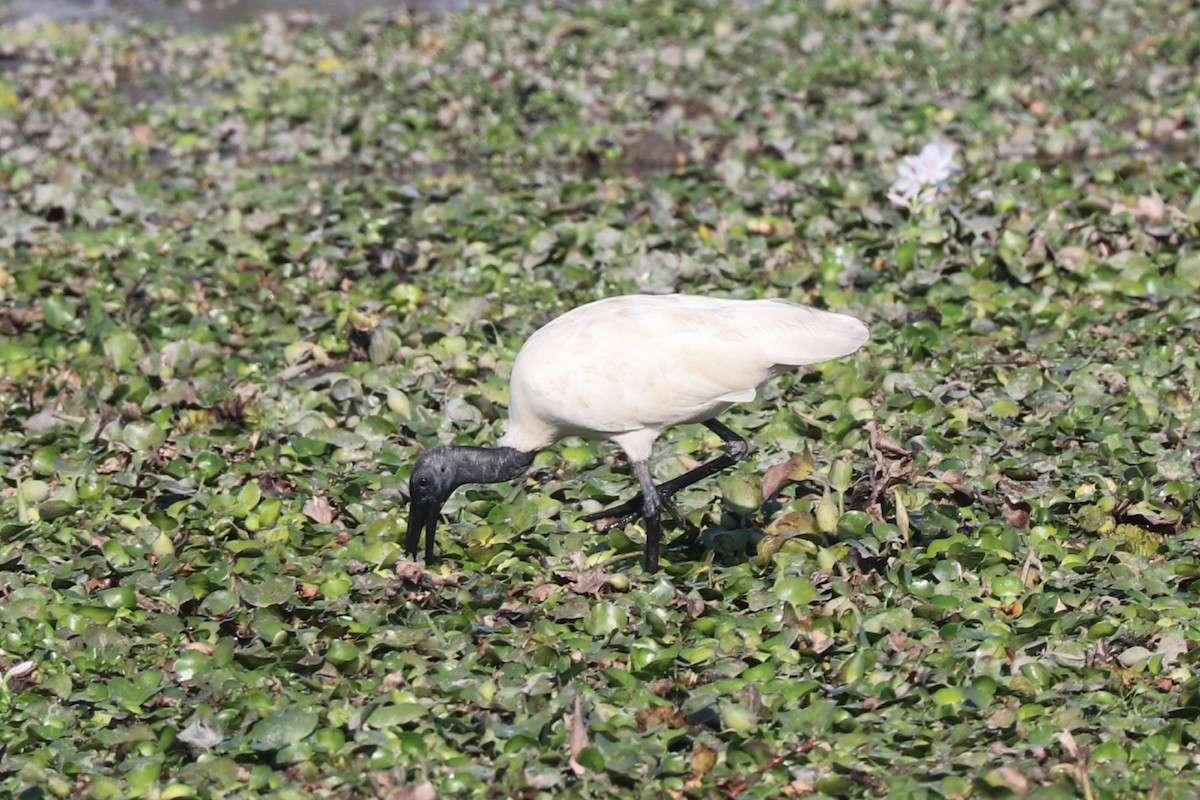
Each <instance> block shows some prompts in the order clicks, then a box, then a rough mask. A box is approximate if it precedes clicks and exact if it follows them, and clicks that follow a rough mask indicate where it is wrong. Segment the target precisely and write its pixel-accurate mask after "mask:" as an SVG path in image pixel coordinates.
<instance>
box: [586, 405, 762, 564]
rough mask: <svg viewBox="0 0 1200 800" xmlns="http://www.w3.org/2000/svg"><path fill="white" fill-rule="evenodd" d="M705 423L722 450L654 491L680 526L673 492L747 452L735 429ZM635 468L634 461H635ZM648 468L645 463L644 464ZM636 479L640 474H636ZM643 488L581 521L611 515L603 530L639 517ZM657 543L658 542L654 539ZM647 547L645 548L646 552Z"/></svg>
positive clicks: (592, 520)
mask: <svg viewBox="0 0 1200 800" xmlns="http://www.w3.org/2000/svg"><path fill="white" fill-rule="evenodd" d="M704 427H706V428H708V429H709V430H710V431H712V432H713V433H715V434H716V435H717V436H720V437H721V440H722V441H724V442H725V452H724V453H722V454H721V455H719V456H717V457H716V458H713V459H710V460H708V461H705V462H704V463H703V464H701V465H700V466H698V467H696V468H695V469H693V470H690V471H688V472H685V473H683V474H682V475H680V476H678V477H676V478H672V479H671V480H669V481H665V482H663V483H660V484H659V485H658V486H655V487H654V488H655V490H656V493H657V494H658V496H659V497H660V498H661V503H662V505H663V506H666V507H667V509H669V510H670V511H671V515H672V516H673V517H675V521H676V522H678V523H679V526H680V527H683V519H682V518H681V517H680V516H679V512H678V511H677V510H676V509H675V502H674V500H673V499H672V498H673V497H674V496H675V493H676V492H678V491H679V490H680V489H684V488H686V487H688V486H691V485H692V484H693V483H696V482H697V481H701V480H704V479H705V478H707V477H709V476H710V475H715V474H717V473H718V472H720V471H721V470H723V469H726V468H728V467H732V466H733V465H734V464H736V463H737V462H739V461H741V460H742V459H743V458H745V457H746V452H747V451H748V450H749V449H750V448H749V446H748V445H747V444H746V440H745V439H743V438H742V437H740V436H738V435H737V434H736V433H734V432H733V431H731V430H730V429H729V428H727V427H725V426H724V425H723V424H721V423H720V422H718V421H717V420H715V419H710V420H708V421H706V422H705V423H704ZM634 468H635V470H636V468H637V465H636V464H635V465H634ZM647 469H648V467H647ZM638 480H639V482H641V478H640V477H639V479H638ZM645 492H646V487H645V484H644V483H643V485H642V491H641V492H639V493H638V494H637V495H635V496H634V497H633V498H631V499H630V500H627V501H625V502H624V503H621V504H620V505H618V506H613V507H612V508H606V509H604V510H603V511H596V512H593V513H591V514H588V515H586V516H585V517H584V518H583V520H584V522H595V521H596V520H601V519H612V520H613V522H612V523H610V524H608V525H605V526H604V530H608V529H609V528H622V527H624V526H626V525H628V524H629V523H630V522H633V521H634V520H635V519H637V518H638V517H640V516H642V511H643V508H644V506H645V503H644V502H643V501H642V496H643V495H644V494H645ZM656 544H657V543H656ZM648 552H649V550H647V553H648Z"/></svg>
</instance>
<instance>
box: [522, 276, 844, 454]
mask: <svg viewBox="0 0 1200 800" xmlns="http://www.w3.org/2000/svg"><path fill="white" fill-rule="evenodd" d="M866 336H867V333H866V327H865V326H864V325H863V324H862V323H861V322H859V321H858V320H855V319H853V318H851V317H846V316H843V315H840V314H830V313H828V312H823V311H819V310H816V309H810V308H806V307H804V306H797V305H795V304H792V303H788V302H786V301H775V300H755V301H739V300H732V301H731V300H717V299H713V298H704V297H694V296H687V295H672V296H667V297H661V296H660V297H652V296H643V295H636V296H630V297H622V298H613V299H610V300H604V301H600V302H598V303H592V304H590V305H588V306H583V307H581V308H579V309H576V310H575V311H572V312H570V313H568V314H565V315H564V316H562V317H559V318H558V319H557V320H555V321H553V322H551V323H550V324H549V325H547V326H546V327H544V328H542V329H541V330H540V331H538V332H537V333H535V334H534V335H533V336H532V337H530V339H529V341H528V342H526V344H525V346H524V347H523V348H522V349H521V352H520V354H519V355H518V357H517V363H516V364H515V365H514V367H513V374H512V386H511V398H510V404H511V411H512V421H511V425H510V432H512V431H516V433H513V434H512V435H513V437H514V440H515V439H516V438H520V437H525V438H528V439H530V440H532V439H535V438H541V439H547V438H549V439H550V440H552V439H553V438H555V437H556V436H559V435H563V434H567V433H575V434H581V435H585V436H600V437H611V436H614V435H618V434H623V433H628V432H630V431H638V430H642V429H647V430H651V431H656V432H658V431H662V430H665V429H666V428H669V427H671V426H673V425H678V424H681V423H685V422H699V421H702V420H705V419H709V418H711V417H712V416H714V415H716V414H719V413H721V412H722V411H724V410H725V409H726V408H728V407H729V406H731V405H733V404H735V403H740V402H746V401H749V400H752V399H753V398H754V396H755V394H756V392H757V390H758V387H759V386H761V385H762V384H763V383H765V382H766V381H768V380H770V378H771V377H773V376H774V375H776V374H779V373H780V372H782V371H784V370H785V369H786V368H788V367H793V366H799V365H802V364H813V363H816V362H818V361H825V360H828V359H831V358H837V357H838V356H841V355H846V354H847V353H851V352H854V350H856V349H858V347H859V346H861V345H862V343H863V342H865V341H866ZM547 443H548V442H547ZM543 446H544V445H543Z"/></svg>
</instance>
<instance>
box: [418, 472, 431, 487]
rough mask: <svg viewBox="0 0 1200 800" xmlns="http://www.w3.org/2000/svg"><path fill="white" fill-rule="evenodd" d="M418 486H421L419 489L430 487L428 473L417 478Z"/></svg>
mask: <svg viewBox="0 0 1200 800" xmlns="http://www.w3.org/2000/svg"><path fill="white" fill-rule="evenodd" d="M417 488H419V489H428V488H429V476H428V475H422V476H421V477H419V478H417Z"/></svg>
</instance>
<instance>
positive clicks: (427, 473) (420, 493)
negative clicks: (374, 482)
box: [404, 445, 534, 562]
mask: <svg viewBox="0 0 1200 800" xmlns="http://www.w3.org/2000/svg"><path fill="white" fill-rule="evenodd" d="M533 456H534V452H533V451H525V450H515V449H513V448H511V447H494V448H493V447H473V446H465V445H452V446H448V447H433V448H430V449H429V450H426V451H425V452H424V453H422V454H421V455H420V457H418V458H417V463H416V464H415V465H414V466H413V471H412V476H411V477H410V478H409V479H408V497H409V506H408V536H407V537H406V538H405V540H404V546H405V549H407V550H408V554H409V556H410V557H412V558H416V557H417V542H418V541H419V540H420V538H421V531H422V530H424V531H425V561H426V562H430V561H432V560H433V535H434V533H435V532H436V530H437V523H438V517H439V516H441V513H442V505H443V504H445V502H446V500H447V499H448V498H449V497H450V495H451V494H453V493H454V490H455V489H457V488H458V487H459V486H462V485H463V484H464V483H496V482H497V481H511V480H516V479H517V478H519V477H521V475H523V474H525V469H526V468H527V467H528V466H529V465H530V464H531V463H533Z"/></svg>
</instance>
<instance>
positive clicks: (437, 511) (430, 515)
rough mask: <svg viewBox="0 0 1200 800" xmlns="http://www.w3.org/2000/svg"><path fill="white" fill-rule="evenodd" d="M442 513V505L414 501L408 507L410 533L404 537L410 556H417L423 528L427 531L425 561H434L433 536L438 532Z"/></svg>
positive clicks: (405, 546) (405, 547)
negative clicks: (439, 518)
mask: <svg viewBox="0 0 1200 800" xmlns="http://www.w3.org/2000/svg"><path fill="white" fill-rule="evenodd" d="M441 515H442V509H441V506H435V505H426V504H424V503H414V504H413V505H412V506H411V507H410V508H409V509H408V534H407V535H406V536H405V538H404V549H405V550H406V551H408V557H409V558H416V557H417V547H418V545H419V543H420V539H421V531H422V529H423V530H424V531H425V563H426V564H429V563H431V562H432V561H433V537H434V534H435V533H436V532H437V524H438V517H440V516H441Z"/></svg>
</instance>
